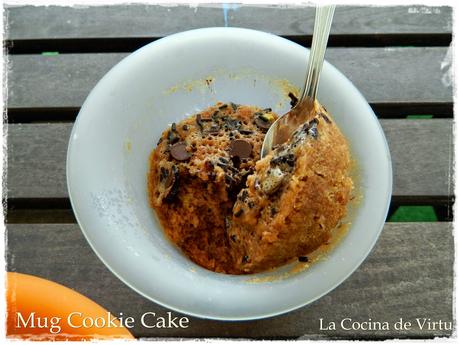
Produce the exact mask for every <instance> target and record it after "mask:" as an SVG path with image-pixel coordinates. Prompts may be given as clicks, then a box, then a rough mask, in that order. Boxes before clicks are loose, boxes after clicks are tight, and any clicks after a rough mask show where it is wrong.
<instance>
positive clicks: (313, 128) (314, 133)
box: [308, 119, 319, 139]
mask: <svg viewBox="0 0 459 345" xmlns="http://www.w3.org/2000/svg"><path fill="white" fill-rule="evenodd" d="M318 122H319V121H318V120H317V119H312V120H311V121H310V122H309V128H308V135H310V136H311V137H313V138H314V139H317V137H318V136H319V132H318V130H317V123H318Z"/></svg>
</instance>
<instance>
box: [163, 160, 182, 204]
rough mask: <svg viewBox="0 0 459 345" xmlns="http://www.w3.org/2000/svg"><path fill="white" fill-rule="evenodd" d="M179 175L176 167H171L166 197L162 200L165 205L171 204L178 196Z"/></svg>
mask: <svg viewBox="0 0 459 345" xmlns="http://www.w3.org/2000/svg"><path fill="white" fill-rule="evenodd" d="M179 177H180V173H179V169H178V168H177V166H175V165H173V166H172V173H171V174H170V180H169V181H168V185H170V187H169V189H168V191H167V195H166V196H165V198H164V201H165V202H167V203H172V202H173V201H174V200H175V197H176V196H177V194H178V191H179V186H180V178H179Z"/></svg>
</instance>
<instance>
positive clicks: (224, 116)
mask: <svg viewBox="0 0 459 345" xmlns="http://www.w3.org/2000/svg"><path fill="white" fill-rule="evenodd" d="M276 118H277V115H276V114H274V113H273V112H272V111H271V109H260V108H257V107H253V106H244V105H236V104H234V103H217V104H216V105H215V106H212V107H209V108H207V109H206V110H204V111H202V112H200V113H199V114H195V115H193V116H191V117H189V118H187V119H185V120H183V121H181V122H179V123H174V124H172V125H171V127H170V128H169V129H167V130H166V131H165V132H164V133H163V134H162V136H161V138H160V140H159V142H158V145H157V147H156V148H155V149H154V150H153V152H152V153H151V155H150V166H149V175H148V191H149V198H150V204H151V207H152V208H154V209H155V211H156V213H157V215H158V217H159V219H160V222H161V224H162V226H163V228H164V230H165V232H166V234H167V236H168V237H169V238H170V239H171V240H172V241H173V242H174V243H175V244H176V245H177V246H178V247H180V248H181V249H182V250H183V252H184V253H185V254H186V255H187V256H188V257H189V258H190V259H191V260H193V261H194V262H195V263H197V264H198V265H200V266H202V267H205V268H207V269H209V270H212V271H215V272H222V273H229V274H246V273H256V272H262V271H266V270H269V269H271V268H274V267H278V266H280V265H282V264H284V263H287V262H289V261H291V260H292V259H297V258H298V257H304V256H305V255H307V254H308V253H310V252H312V251H314V250H315V249H317V248H318V247H319V246H321V245H323V244H326V243H327V241H328V240H329V238H330V235H331V233H332V230H333V229H334V228H335V227H336V226H337V224H338V223H339V221H340V220H341V219H342V218H343V217H344V216H345V215H346V209H347V204H348V202H349V199H350V197H351V192H352V189H353V182H352V179H351V178H350V176H349V172H350V155H349V149H348V145H347V142H346V140H345V138H344V136H343V135H342V134H341V132H340V130H339V128H338V127H337V126H336V124H335V123H334V121H333V120H332V118H331V116H330V115H329V114H328V113H327V112H326V111H325V109H324V108H323V107H322V106H320V105H319V104H318V103H316V115H315V117H314V118H313V119H311V120H310V121H309V122H307V123H305V124H304V125H302V126H300V127H299V128H298V129H297V130H296V132H295V133H294V135H293V136H292V138H291V139H290V140H289V142H287V143H285V144H283V145H281V146H280V147H278V148H276V149H275V150H274V151H272V152H271V154H269V155H268V156H266V157H265V158H263V159H262V160H260V150H261V146H262V143H263V139H264V135H265V133H266V131H267V130H268V129H269V127H270V126H271V124H272V123H273V122H274V121H275V120H276Z"/></svg>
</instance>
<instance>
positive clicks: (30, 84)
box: [6, 5, 454, 339]
mask: <svg viewBox="0 0 459 345" xmlns="http://www.w3.org/2000/svg"><path fill="white" fill-rule="evenodd" d="M313 15H314V11H313V10H312V9H311V8H279V7H277V8H275V7H249V6H244V7H234V6H229V7H227V8H226V9H222V7H221V6H217V5H215V6H214V7H212V6H205V7H198V8H196V7H186V6H184V7H183V6H182V7H169V8H168V7H159V6H153V5H148V6H145V5H131V6H109V7H92V8H81V7H80V8H78V7H77V8H70V7H67V8H65V7H53V6H51V7H32V6H26V7H10V8H7V23H8V29H9V30H8V32H7V37H6V38H7V42H6V43H7V45H8V46H9V53H10V55H9V56H8V59H9V69H8V76H7V78H8V103H7V106H8V121H7V122H8V123H7V125H6V129H7V130H8V143H7V149H8V168H7V173H8V175H7V191H8V194H7V201H8V214H7V222H8V224H7V240H8V253H7V265H8V270H9V271H17V272H22V273H29V274H34V275H37V276H40V277H44V278H47V279H50V280H53V281H56V282H59V283H61V284H64V285H66V286H68V287H71V288H73V289H75V290H76V291H79V292H81V293H82V294H84V295H86V296H88V297H89V298H91V299H93V300H94V301H96V302H97V303H99V304H100V305H102V306H104V307H105V308H107V309H108V310H110V311H111V312H112V313H119V312H121V311H122V312H123V313H124V314H125V315H131V316H134V317H135V318H136V319H137V318H139V315H141V314H143V313H144V312H146V311H153V312H156V313H157V314H158V315H165V314H166V312H167V310H166V309H165V308H163V307H161V306H158V305H156V304H155V303H153V302H150V301H148V300H147V299H145V298H143V297H141V296H140V295H138V294H136V293H135V292H134V291H132V290H130V289H129V288H128V287H127V286H125V285H124V284H123V283H122V282H121V281H119V280H118V279H117V278H116V277H115V276H114V275H113V274H112V273H111V272H110V271H108V269H107V268H106V267H105V266H104V265H103V264H102V262H101V261H100V260H99V259H98V258H97V257H96V255H95V254H94V253H93V252H92V250H91V249H90V247H89V245H88V243H87V242H86V240H85V239H84V237H83V235H82V233H81V231H80V229H79V227H78V224H77V223H76V222H75V219H74V217H73V214H72V211H71V208H70V203H69V199H68V193H67V188H66V182H65V158H66V150H67V142H68V139H69V133H70V130H71V128H72V125H73V121H74V120H75V117H76V115H77V113H78V110H79V107H80V106H81V104H82V102H83V101H84V99H85V97H86V96H87V94H88V93H89V91H90V90H91V88H92V87H93V86H94V85H95V84H96V82H97V81H98V80H99V79H100V78H101V77H102V76H103V75H104V74H105V73H106V72H107V71H108V70H109V69H110V68H111V67H112V66H113V65H114V64H116V63H117V62H118V61H120V60H121V59H122V58H123V57H125V56H126V55H127V54H129V53H130V52H132V51H133V50H134V49H136V48H138V47H140V46H142V45H144V44H146V43H148V42H151V41H153V40H155V39H158V38H161V37H163V36H166V35H169V34H172V33H175V32H179V31H183V30H188V29H192V28H198V27H208V26H225V25H227V26H239V27H248V28H254V29H258V30H263V31H268V32H272V33H275V34H277V35H280V36H283V37H286V38H288V39H291V40H293V41H295V42H298V43H299V44H302V45H305V46H309V45H310V42H311V33H312V27H313ZM451 17H452V11H451V8H448V7H436V8H432V7H423V6H410V7H379V8H376V7H374V8H373V7H340V8H338V9H337V11H336V15H335V21H334V23H333V27H332V34H331V37H330V48H329V50H328V51H327V56H326V58H327V59H328V61H330V62H331V63H332V64H334V65H335V66H336V67H338V68H339V69H340V70H341V71H342V72H343V73H344V74H345V75H346V76H347V77H348V78H350V79H351V80H352V82H353V83H354V84H355V85H356V86H357V88H359V89H360V90H361V92H362V93H363V94H364V96H365V97H366V98H367V100H368V101H369V102H370V104H371V106H372V107H373V109H374V110H375V112H376V114H377V115H378V118H379V119H380V121H381V124H382V126H383V128H384V131H385V134H386V136H387V139H388V142H389V146H390V150H391V155H392V160H393V167H394V189H393V198H392V209H395V207H397V206H399V205H432V206H435V207H436V209H437V210H438V211H439V212H438V214H439V216H440V218H441V219H440V220H442V221H439V222H433V223H432V222H429V223H422V222H418V223H386V225H385V227H384V230H383V232H382V235H381V237H380V239H379V241H378V243H377V245H376V247H375V248H374V249H373V251H372V252H371V254H370V255H369V257H368V258H367V259H366V260H365V262H364V263H363V264H362V266H361V267H360V268H359V269H358V270H357V271H356V272H355V273H354V274H352V276H351V277H350V278H349V279H347V280H346V281H345V282H344V283H343V284H341V285H340V286H339V287H338V288H336V289H335V290H334V291H332V292H331V293H329V294H327V295H326V296H324V297H322V298H321V299H319V300H317V301H316V302H314V303H312V304H311V305H309V306H307V307H304V308H301V309H298V310H296V311H294V312H290V313H288V314H285V315H282V316H278V317H274V318H269V319H265V320H258V321H250V322H218V321H209V320H201V319H197V318H190V319H191V320H190V327H189V328H187V329H181V330H169V329H146V328H142V327H141V326H140V325H139V326H137V327H136V328H134V329H133V334H134V335H135V336H136V337H234V338H258V339H290V338H298V337H300V338H302V339H311V338H312V339H315V338H391V337H417V338H430V337H434V336H447V335H450V334H451V331H448V330H425V329H424V330H420V329H419V328H418V327H414V328H413V329H412V330H408V331H396V330H391V331H379V332H368V331H362V330H351V331H343V330H340V329H339V328H338V329H337V330H336V331H325V330H320V328H319V320H320V319H321V318H322V319H324V320H325V321H336V322H340V321H341V320H342V319H343V318H352V319H353V320H357V321H368V319H369V318H371V319H372V320H374V321H381V322H383V321H388V322H390V323H394V322H396V321H397V320H399V319H400V318H403V319H404V320H407V321H412V322H415V318H424V317H426V318H430V319H431V320H432V321H438V320H442V321H452V308H453V307H452V289H453V258H454V254H453V250H454V244H453V237H452V225H451V223H450V221H451V214H449V213H448V210H450V207H451V204H452V201H453V189H452V178H451V171H452V170H451V166H452V159H453V158H452V155H453V148H452V121H453V120H452V118H453V102H452V88H451V83H450V82H449V79H448V76H449V75H448V69H449V67H450V59H448V46H449V44H450V41H451V36H452V35H451V27H452V18H451ZM55 52H58V53H55ZM407 115H433V118H430V119H409V118H407ZM174 315H178V314H177V313H174Z"/></svg>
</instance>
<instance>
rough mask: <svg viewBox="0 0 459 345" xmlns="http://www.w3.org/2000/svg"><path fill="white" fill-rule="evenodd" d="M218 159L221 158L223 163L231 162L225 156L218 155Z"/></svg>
mask: <svg viewBox="0 0 459 345" xmlns="http://www.w3.org/2000/svg"><path fill="white" fill-rule="evenodd" d="M218 160H219V161H220V162H222V163H225V164H228V162H229V161H228V160H227V159H226V158H224V157H218Z"/></svg>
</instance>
